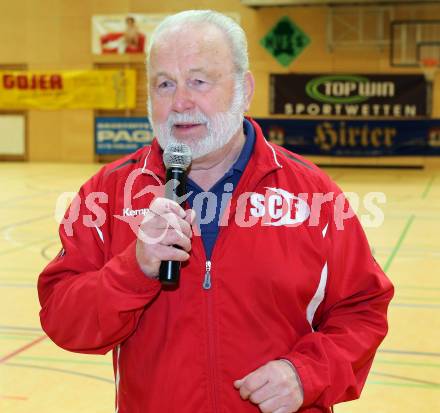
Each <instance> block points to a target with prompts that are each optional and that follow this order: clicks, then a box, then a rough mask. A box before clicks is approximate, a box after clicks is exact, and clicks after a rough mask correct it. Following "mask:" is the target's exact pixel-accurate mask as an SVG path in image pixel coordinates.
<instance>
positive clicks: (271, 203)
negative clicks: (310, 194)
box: [249, 187, 310, 227]
mask: <svg viewBox="0 0 440 413" xmlns="http://www.w3.org/2000/svg"><path fill="white" fill-rule="evenodd" d="M266 189H267V191H266V193H265V194H264V195H263V194H260V193H253V194H251V196H250V198H249V202H250V205H251V208H250V214H251V215H252V216H253V217H255V218H262V225H273V226H275V227H279V226H296V225H300V224H302V223H303V222H304V221H305V220H306V219H307V218H308V217H309V216H310V207H309V206H308V204H307V202H306V201H305V200H304V199H302V198H300V197H297V196H295V195H293V194H291V193H290V192H288V191H286V190H284V189H281V188H271V187H266ZM305 197H307V195H305Z"/></svg>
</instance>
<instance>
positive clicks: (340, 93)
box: [306, 75, 386, 103]
mask: <svg viewBox="0 0 440 413" xmlns="http://www.w3.org/2000/svg"><path fill="white" fill-rule="evenodd" d="M376 83H377V82H376ZM370 84H371V82H369V80H368V79H367V78H366V77H363V76H356V75H330V76H320V77H317V78H315V79H312V80H311V81H310V82H308V83H307V85H306V93H307V94H308V95H309V96H310V97H311V98H313V99H316V100H319V101H320V102H326V103H360V102H364V101H366V100H367V99H368V98H369V97H371V96H373V92H374V91H373V90H370V89H373V88H371V87H369V86H370ZM379 86H380V85H379ZM385 86H386V85H385ZM383 89H384V88H383ZM379 92H380V91H379Z"/></svg>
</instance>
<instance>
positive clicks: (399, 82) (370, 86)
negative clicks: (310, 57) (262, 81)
mask: <svg viewBox="0 0 440 413" xmlns="http://www.w3.org/2000/svg"><path fill="white" fill-rule="evenodd" d="M270 93H271V96H270V113H271V114H283V115H299V116H354V117H370V116H373V117H375V116H385V117H416V116H426V115H427V105H426V98H427V95H426V81H425V78H424V76H423V75H393V74H380V75H374V74H334V75H331V74H327V75H326V74H274V75H271V87H270Z"/></svg>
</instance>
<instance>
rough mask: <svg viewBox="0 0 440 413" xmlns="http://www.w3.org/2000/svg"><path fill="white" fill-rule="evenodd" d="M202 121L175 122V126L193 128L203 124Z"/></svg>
mask: <svg viewBox="0 0 440 413" xmlns="http://www.w3.org/2000/svg"><path fill="white" fill-rule="evenodd" d="M201 125H202V123H175V124H174V127H175V128H177V129H185V130H187V129H191V128H196V127H197V126H201Z"/></svg>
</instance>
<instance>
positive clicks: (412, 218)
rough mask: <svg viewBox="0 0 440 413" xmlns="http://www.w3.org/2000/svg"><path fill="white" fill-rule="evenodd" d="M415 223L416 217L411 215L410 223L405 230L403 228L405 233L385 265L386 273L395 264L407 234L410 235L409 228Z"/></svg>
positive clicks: (401, 235)
mask: <svg viewBox="0 0 440 413" xmlns="http://www.w3.org/2000/svg"><path fill="white" fill-rule="evenodd" d="M413 221H414V215H411V216H410V217H409V218H408V221H407V222H406V225H405V228H403V231H402V233H401V234H400V237H399V239H398V240H397V244H396V245H395V246H394V248H393V251H392V252H391V255H390V256H389V258H388V260H387V262H386V263H385V265H384V267H383V270H384V272H387V271H388V269H389V268H390V265H391V263H392V262H393V260H394V257H395V256H396V254H397V252H398V251H399V249H400V246H401V245H402V243H403V240H404V239H405V237H406V234H407V233H408V230H409V227H410V226H411V224H412V223H413Z"/></svg>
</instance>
